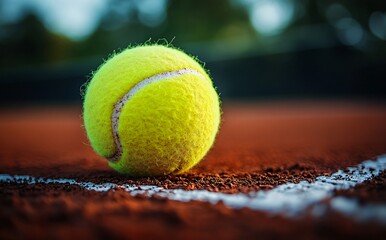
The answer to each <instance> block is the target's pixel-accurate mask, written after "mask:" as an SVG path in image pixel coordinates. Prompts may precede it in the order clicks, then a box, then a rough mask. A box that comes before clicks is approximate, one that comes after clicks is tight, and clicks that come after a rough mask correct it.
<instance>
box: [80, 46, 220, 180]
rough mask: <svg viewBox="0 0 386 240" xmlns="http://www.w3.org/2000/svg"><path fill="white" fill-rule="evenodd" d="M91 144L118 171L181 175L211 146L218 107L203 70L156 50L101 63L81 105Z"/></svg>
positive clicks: (139, 50) (131, 52) (128, 52)
mask: <svg viewBox="0 0 386 240" xmlns="http://www.w3.org/2000/svg"><path fill="white" fill-rule="evenodd" d="M83 115H84V116H83V117H84V124H85V128H86V131H87V135H88V138H89V140H90V143H91V146H92V147H93V148H94V150H95V151H96V152H97V153H98V154H99V155H100V156H103V157H105V158H106V159H107V160H108V161H109V165H110V166H111V167H112V168H114V169H115V170H117V171H118V172H121V173H126V174H129V175H132V176H158V175H165V174H174V173H181V172H184V171H186V170H188V169H190V168H191V167H193V166H194V165H195V164H197V163H198V162H199V161H200V160H201V159H202V158H203V157H204V156H205V155H206V153H207V152H208V150H209V149H210V147H211V146H212V144H213V142H214V140H215V137H216V134H217V131H218V128H219V124H220V115H221V114H220V103H219V97H218V94H217V93H216V91H215V89H214V87H213V83H212V81H211V79H210V77H209V76H208V74H207V72H206V71H205V70H204V69H203V68H202V66H201V65H200V64H199V63H198V62H197V61H195V60H194V59H193V58H191V57H190V56H188V55H187V54H185V53H183V52H182V51H179V50H177V49H173V48H170V47H165V46H161V45H151V46H138V47H134V48H129V49H126V50H124V51H123V52H121V53H119V54H116V55H115V56H113V57H111V58H110V59H109V60H107V61H106V62H105V63H104V64H102V65H101V66H100V67H99V69H98V70H97V71H96V72H95V73H94V74H93V77H92V79H91V81H90V82H89V84H88V86H87V89H86V94H85V97H84V105H83Z"/></svg>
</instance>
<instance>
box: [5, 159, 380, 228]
mask: <svg viewBox="0 0 386 240" xmlns="http://www.w3.org/2000/svg"><path fill="white" fill-rule="evenodd" d="M385 169H386V155H383V156H380V157H378V158H377V159H376V160H374V161H370V160H368V161H364V162H362V163H361V164H359V165H357V166H356V167H350V168H348V169H347V170H346V171H342V170H339V171H338V172H336V173H333V174H332V175H331V176H320V177H317V178H316V179H315V181H314V182H312V183H309V182H306V181H302V182H300V183H296V184H295V183H286V184H283V185H279V186H277V187H276V188H274V189H271V190H268V191H257V192H250V193H248V194H241V193H240V194H225V193H216V192H209V191H207V190H192V191H186V190H182V189H164V188H162V187H158V186H151V185H143V186H140V187H138V186H135V185H129V184H121V185H120V184H115V183H103V184H95V183H92V182H79V181H76V180H74V179H46V178H35V177H32V176H25V175H14V176H12V175H9V174H0V182H3V183H26V184H35V183H45V184H50V183H59V184H74V185H78V186H81V187H83V188H85V189H87V190H94V191H97V192H106V191H109V190H112V189H114V188H116V187H119V188H122V189H125V190H126V191H127V192H129V193H130V195H132V196H135V195H138V194H145V195H146V196H149V197H151V196H153V195H157V196H161V197H165V198H168V199H170V200H175V201H182V202H187V201H192V200H199V201H206V202H210V203H212V204H215V203H217V202H219V201H222V202H223V203H224V204H225V205H226V206H228V207H230V208H236V209H239V208H243V207H246V208H250V209H255V210H261V211H264V212H268V213H273V214H283V215H286V216H288V217H296V216H299V215H302V214H305V213H306V212H309V213H311V214H312V215H314V216H321V215H323V214H324V213H325V212H326V210H327V209H328V208H331V209H333V210H335V211H337V212H340V213H341V214H343V215H346V216H349V217H352V218H355V219H357V220H363V221H366V220H376V221H379V222H381V223H384V224H386V205H385V204H378V205H375V204H367V205H360V204H359V203H358V202H357V200H355V199H349V198H345V197H333V192H334V191H335V190H344V189H349V188H352V187H354V186H355V185H357V184H359V183H362V182H364V181H366V180H369V179H372V178H374V177H375V176H377V175H379V173H380V172H382V171H384V170H385ZM328 198H331V199H330V204H326V203H323V200H324V199H328Z"/></svg>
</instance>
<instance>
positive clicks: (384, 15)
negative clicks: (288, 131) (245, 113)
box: [0, 0, 386, 106]
mask: <svg viewBox="0 0 386 240" xmlns="http://www.w3.org/2000/svg"><path fill="white" fill-rule="evenodd" d="M146 41H148V42H151V43H161V44H166V43H172V44H173V45H174V46H176V47H179V48H182V49H184V50H185V51H186V52H188V53H190V54H192V55H196V56H198V57H199V58H200V59H201V60H202V61H203V62H205V67H206V68H207V69H208V70H209V71H210V72H211V75H212V76H213V79H214V82H215V85H216V86H217V87H218V91H219V92H220V93H221V98H222V99H223V100H224V101H227V100H262V99H362V100H371V101H373V100H375V101H382V102H383V101H384V100H385V99H386V1H381V0H368V1H359V0H358V1H353V0H341V1H333V0H210V1H207V0H195V1H178V0H0V53H1V54H0V105H2V106H14V105H26V104H28V105H35V104H36V105H39V104H60V103H64V104H68V103H71V104H72V103H74V104H80V103H81V101H82V97H81V94H80V89H81V88H82V85H83V84H84V83H85V82H86V81H87V79H88V76H89V74H90V73H91V71H92V70H95V69H96V68H97V66H98V65H99V64H101V63H102V62H103V59H107V58H108V56H109V54H110V53H111V52H113V51H114V50H115V51H119V50H120V49H124V48H126V47H127V46H129V45H136V44H141V43H144V42H146Z"/></svg>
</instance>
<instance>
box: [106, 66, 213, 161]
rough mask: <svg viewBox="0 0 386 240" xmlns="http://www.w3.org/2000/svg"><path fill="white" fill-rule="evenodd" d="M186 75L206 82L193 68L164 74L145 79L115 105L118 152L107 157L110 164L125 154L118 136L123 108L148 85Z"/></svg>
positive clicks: (113, 124) (113, 123)
mask: <svg viewBox="0 0 386 240" xmlns="http://www.w3.org/2000/svg"><path fill="white" fill-rule="evenodd" d="M185 74H193V75H196V76H198V77H200V78H201V79H203V80H206V78H205V76H204V75H203V74H202V73H200V72H198V71H197V70H195V69H191V68H183V69H180V70H176V71H171V72H163V73H160V74H157V75H153V76H151V77H148V78H145V79H144V80H142V81H140V82H138V83H137V84H136V85H134V87H133V88H131V89H130V90H129V91H128V92H127V93H126V94H125V95H124V96H123V97H122V98H121V99H119V100H118V102H117V103H116V104H115V105H114V109H113V113H112V116H111V126H112V131H113V138H114V145H115V149H116V151H115V153H114V155H113V156H112V157H107V160H109V161H110V162H116V161H118V160H119V159H120V158H121V156H122V153H123V151H122V144H121V141H120V139H119V135H118V126H119V118H120V115H121V111H122V109H123V107H124V106H125V104H126V102H127V101H128V100H130V99H131V98H132V97H133V96H134V94H136V93H137V92H138V91H140V90H141V89H142V88H144V87H146V86H147V85H149V84H151V83H154V82H158V81H161V80H165V79H170V78H174V77H179V76H182V75H185Z"/></svg>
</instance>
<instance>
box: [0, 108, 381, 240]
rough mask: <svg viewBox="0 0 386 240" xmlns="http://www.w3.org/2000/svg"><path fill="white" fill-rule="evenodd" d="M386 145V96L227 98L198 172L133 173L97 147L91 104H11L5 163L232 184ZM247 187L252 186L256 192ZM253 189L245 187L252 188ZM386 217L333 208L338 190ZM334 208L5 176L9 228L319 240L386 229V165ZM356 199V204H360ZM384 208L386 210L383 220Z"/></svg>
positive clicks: (1, 155)
mask: <svg viewBox="0 0 386 240" xmlns="http://www.w3.org/2000/svg"><path fill="white" fill-rule="evenodd" d="M385 153H386V107H385V105H382V104H372V103H360V102H347V101H336V102H333V101H290V102H283V101H277V102H256V103H245V102H244V103H241V102H240V103H228V102H225V103H224V104H223V120H222V125H221V129H220V132H219V135H218V137H217V140H216V143H215V145H214V146H213V148H212V149H211V151H210V152H209V154H208V155H207V156H206V157H205V159H204V160H203V161H202V162H201V163H200V164H199V165H197V166H196V167H195V168H194V169H192V170H191V171H189V172H187V173H185V174H182V175H177V176H164V177H156V178H133V177H130V176H125V175H120V174H118V173H116V172H114V171H113V170H112V169H110V167H109V166H108V165H107V162H106V160H105V159H103V158H100V157H98V156H97V155H96V154H95V153H94V152H93V150H92V148H91V147H90V146H89V144H88V141H87V137H86V134H85V131H84V128H83V127H82V117H81V107H79V106H60V107H58V106H55V107H53V106H47V107H28V108H15V109H10V108H8V109H1V111H0V174H3V175H4V174H5V175H11V176H20V175H28V176H31V177H36V178H39V177H42V178H43V179H62V178H64V179H74V180H76V181H79V182H92V183H95V184H104V183H114V184H117V185H118V186H119V185H122V184H129V185H132V186H137V187H139V188H141V186H147V185H152V186H158V187H162V188H163V189H166V190H168V189H183V190H187V191H195V190H208V191H210V192H221V193H226V194H244V193H245V194H246V193H249V192H257V191H266V192H268V191H271V190H273V189H275V188H276V187H278V186H280V185H283V184H285V183H289V182H290V183H299V182H301V181H307V182H309V183H312V182H313V181H314V180H315V179H316V178H317V177H318V176H326V177H328V176H330V175H331V174H332V173H334V172H337V171H338V170H340V169H341V170H345V169H346V168H347V167H354V166H357V165H358V164H361V163H362V162H363V161H365V160H369V159H370V160H371V159H373V160H374V159H376V157H377V156H380V155H382V154H385ZM245 194H244V195H245ZM244 195H243V196H244ZM338 196H339V197H341V198H348V199H351V200H354V201H356V203H357V206H358V207H359V209H360V208H361V207H363V208H365V207H366V206H378V207H379V209H380V210H381V211H383V213H382V212H381V213H380V212H379V211H378V215H377V216H378V217H380V218H381V220H379V219H375V218H374V219H373V218H371V216H370V217H368V218H365V219H357V218H355V217H350V213H348V214H343V213H342V212H339V211H335V210H334V208H333V207H330V205H331V204H330V201H331V199H332V198H335V197H338ZM323 204H324V205H323V206H326V207H325V208H324V210H323V211H321V212H319V213H318V214H315V213H314V212H312V211H311V210H310V211H307V210H306V211H303V212H302V213H301V214H298V215H291V216H288V215H287V214H285V213H281V212H276V213H272V212H269V211H264V210H256V209H251V208H249V207H241V208H232V207H229V206H228V205H227V204H225V203H224V202H222V201H220V202H217V203H214V204H213V203H211V202H208V201H197V200H195V201H187V202H186V201H185V202H184V201H176V200H170V199H169V198H167V197H162V196H158V195H157V194H155V195H152V196H148V195H146V193H144V194H138V195H136V196H133V195H131V194H130V192H129V191H127V190H125V189H123V188H121V187H114V188H112V189H110V190H108V191H100V192H97V191H94V190H89V189H85V188H84V187H82V186H79V185H75V184H69V183H51V184H47V183H35V184H31V183H30V182H29V181H25V182H13V181H1V182H0V239H141V238H145V239H146V238H147V239H150V238H153V239H154V238H159V239H166V238H167V239H213V238H218V239H257V238H261V239H272V238H285V239H310V238H318V239H319V238H322V239H323V238H343V237H345V238H348V237H350V238H354V239H357V238H366V239H370V238H377V239H384V237H385V236H386V222H385V221H382V217H384V218H386V207H385V206H386V173H385V171H384V170H382V171H381V172H380V173H379V174H378V175H377V176H375V175H374V177H371V178H370V179H368V180H366V181H365V182H363V183H360V184H357V185H356V186H354V187H351V188H349V189H346V190H336V191H334V192H333V196H330V197H329V198H326V199H323ZM349 210H350V209H349ZM384 218H383V219H384Z"/></svg>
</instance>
